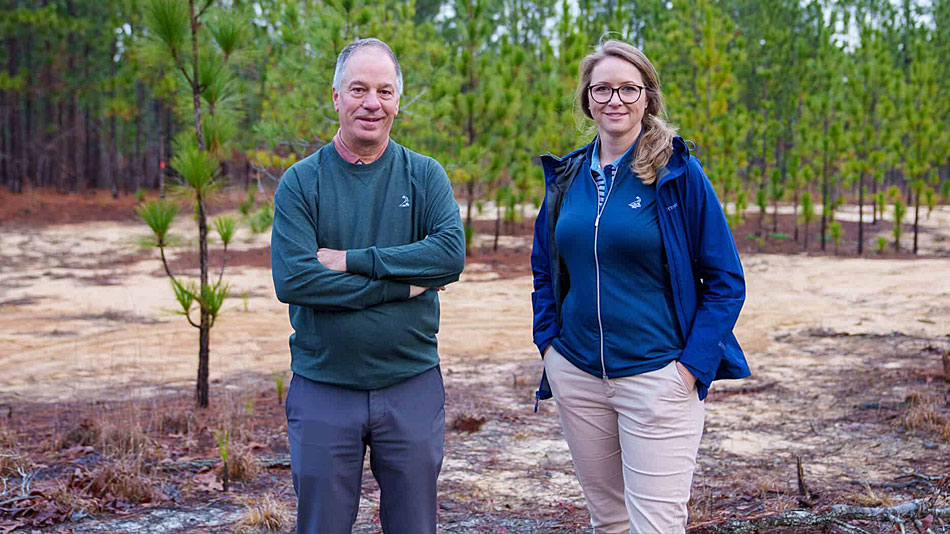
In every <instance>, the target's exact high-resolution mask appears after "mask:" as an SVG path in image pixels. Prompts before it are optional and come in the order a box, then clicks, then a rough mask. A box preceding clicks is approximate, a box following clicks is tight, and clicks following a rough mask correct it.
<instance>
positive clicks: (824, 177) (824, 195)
mask: <svg viewBox="0 0 950 534" xmlns="http://www.w3.org/2000/svg"><path fill="white" fill-rule="evenodd" d="M827 139H828V120H827V119H826V120H825V144H826V145H827V143H828V141H827ZM822 152H823V153H822V162H821V239H820V241H821V250H822V251H824V250H825V236H826V235H827V234H826V231H827V230H826V228H827V222H828V221H827V220H828V215H829V213H828V147H827V146H825V147H824V149H823V151H822Z"/></svg>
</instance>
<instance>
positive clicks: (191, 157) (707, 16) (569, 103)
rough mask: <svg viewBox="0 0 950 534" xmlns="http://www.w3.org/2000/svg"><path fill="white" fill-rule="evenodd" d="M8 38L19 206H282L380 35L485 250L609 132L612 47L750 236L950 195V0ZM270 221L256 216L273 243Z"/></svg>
mask: <svg viewBox="0 0 950 534" xmlns="http://www.w3.org/2000/svg"><path fill="white" fill-rule="evenodd" d="M191 5H194V9H195V11H194V15H195V17H194V22H195V24H194V25H193V24H192V17H191V15H192V12H191ZM0 28H2V29H3V33H4V36H5V38H6V40H5V46H4V47H0V64H3V65H4V69H3V72H2V73H0V96H2V99H3V106H0V107H3V109H4V110H9V111H4V115H3V118H4V120H3V124H4V127H3V128H2V129H0V162H3V163H2V164H0V186H5V187H7V188H9V189H10V190H11V191H14V192H17V191H21V190H22V189H23V187H24V186H30V185H34V186H54V187H56V188H58V189H59V190H62V191H78V190H80V189H82V188H85V187H88V188H97V187H110V188H111V189H112V191H113V194H115V195H118V194H119V192H120V191H123V190H124V191H125V192H127V193H129V194H132V193H133V192H135V191H137V190H140V189H141V190H143V191H145V190H148V189H158V190H159V194H160V195H159V196H161V194H163V193H164V192H165V187H164V180H165V179H167V180H169V181H170V183H175V182H176V181H178V182H179V184H180V185H184V186H185V189H184V190H183V192H190V195H191V196H190V197H189V203H190V204H192V205H195V206H196V211H197V213H198V219H199V220H200V219H202V218H206V214H204V206H205V203H206V201H207V200H208V198H209V197H208V195H212V194H213V193H214V190H215V189H216V188H218V187H221V186H224V185H227V184H229V183H232V184H234V183H235V181H236V180H241V182H237V183H242V184H247V182H248V181H249V179H256V180H257V184H256V185H257V187H256V190H257V192H258V193H260V194H262V195H266V191H267V190H272V189H273V187H274V186H275V184H276V181H277V180H278V179H279V177H280V176H281V175H282V174H283V172H284V171H285V170H286V169H287V168H288V167H289V165H290V164H292V163H293V162H294V161H297V160H299V159H302V158H303V157H306V156H307V155H309V154H311V153H313V152H314V151H315V150H317V149H318V148H319V147H321V146H323V145H324V144H325V143H327V142H329V141H330V139H332V137H333V135H334V134H335V133H336V131H337V128H338V120H337V114H336V112H335V110H334V107H333V103H332V99H331V94H332V91H331V84H332V79H333V74H334V72H333V71H334V64H335V59H336V55H337V53H338V52H339V50H340V49H341V48H343V46H345V45H346V44H347V43H349V42H351V41H352V40H353V39H354V38H357V37H368V36H372V37H378V38H380V39H382V40H384V41H386V42H388V43H389V44H390V45H391V46H392V47H393V49H394V50H395V52H396V53H397V55H398V56H399V58H400V61H401V64H402V71H403V75H404V79H405V87H404V90H403V94H402V95H401V97H400V98H401V99H400V109H399V115H398V117H397V118H396V123H395V126H394V128H393V137H394V139H395V140H396V141H398V142H400V143H401V144H404V145H406V146H408V147H410V148H413V149H415V150H418V151H420V152H423V153H426V154H429V155H432V156H434V157H436V158H437V159H438V160H439V161H440V162H441V163H442V164H443V165H444V166H445V168H446V170H447V172H448V175H449V177H450V179H451V180H452V182H453V184H454V185H455V188H456V194H457V197H458V199H459V201H460V203H461V204H462V205H463V208H464V209H465V212H464V214H463V217H464V219H465V223H466V227H467V228H468V229H469V234H468V242H469V244H470V245H473V246H482V245H481V244H482V243H484V242H485V241H483V240H479V239H475V240H473V239H472V238H473V236H472V234H471V230H472V228H473V227H474V219H475V217H476V215H477V211H478V210H477V208H478V207H479V206H483V207H484V208H485V210H484V212H483V213H482V214H481V216H482V217H489V218H492V219H495V220H496V221H497V222H496V224H495V225H494V232H495V234H496V236H495V237H496V239H494V240H493V242H494V243H497V242H498V235H499V234H501V233H504V232H505V231H510V230H511V228H512V227H513V226H514V225H521V224H526V223H530V219H531V217H532V216H533V213H534V211H535V210H536V208H537V206H538V205H539V203H540V200H541V198H543V195H544V188H543V182H542V179H541V170H540V168H539V165H538V163H539V160H538V156H539V155H540V154H544V153H548V152H550V153H552V154H555V155H558V156H560V155H563V154H566V153H567V152H569V151H570V150H572V149H574V148H576V147H578V146H581V145H582V144H584V143H587V142H589V141H590V140H591V138H592V134H593V132H594V130H593V129H592V123H591V121H589V120H587V119H586V118H584V117H583V116H582V114H581V113H580V110H578V109H576V105H575V103H574V92H575V88H576V84H577V74H578V72H577V67H578V62H579V60H580V59H581V58H582V57H583V56H584V55H585V54H587V53H589V52H591V51H592V50H594V47H595V46H596V45H597V43H598V42H599V41H601V40H603V39H621V40H626V41H628V42H631V43H633V44H635V45H637V46H639V47H641V48H642V49H643V50H644V51H645V52H646V53H647V55H648V56H649V57H650V58H651V59H652V60H653V62H654V63H655V64H656V66H657V69H658V71H659V74H660V77H661V80H662V82H663V90H664V97H665V100H666V102H667V107H668V110H669V116H668V117H667V119H668V121H669V122H670V123H671V124H672V125H674V126H675V127H676V128H678V131H679V133H680V134H681V135H682V136H683V137H684V138H686V139H689V140H692V141H693V142H695V144H696V150H695V151H694V154H695V155H697V157H699V158H700V160H701V161H702V162H703V165H704V168H705V169H706V171H707V174H708V175H709V178H710V180H711V182H712V183H713V184H714V186H715V188H716V191H717V193H718V195H719V197H720V201H721V202H722V204H723V207H724V210H725V211H726V213H727V215H728V220H729V221H730V223H731V224H733V225H735V224H738V223H740V222H742V220H743V218H744V217H745V216H747V211H748V207H749V205H750V204H751V205H753V207H752V208H751V213H752V214H754V215H759V214H761V215H759V220H758V224H759V225H760V227H761V228H760V229H759V234H760V235H768V234H775V233H786V234H788V235H789V236H791V237H790V238H791V239H794V240H796V241H798V242H801V241H802V240H803V235H802V232H800V228H799V226H800V225H801V224H804V223H806V219H807V222H808V223H809V224H811V223H815V222H819V219H820V224H819V225H816V224H811V227H810V228H809V233H812V234H814V233H815V232H816V228H817V232H818V233H819V234H820V236H819V243H820V244H821V246H822V247H824V246H825V244H826V242H827V243H830V242H832V241H833V236H831V235H830V232H831V228H830V223H831V222H832V219H831V217H830V216H831V204H832V203H833V202H835V201H836V199H839V198H840V199H842V202H845V203H847V204H858V205H859V206H860V208H859V213H860V215H859V217H858V229H857V232H858V235H857V236H856V237H857V239H856V242H857V243H858V252H862V251H863V247H864V246H865V245H866V244H867V243H866V242H867V239H866V235H865V232H866V230H867V229H866V225H867V223H868V222H871V223H876V222H877V220H878V219H879V218H881V217H882V216H883V215H884V214H885V213H886V212H888V211H889V210H888V209H886V208H885V203H886V204H890V203H891V202H892V200H887V199H885V198H884V197H885V196H886V195H881V193H882V191H883V190H885V189H887V188H889V187H891V186H898V187H900V188H901V189H902V190H903V192H904V196H905V198H904V199H903V202H906V206H905V209H906V210H907V212H908V214H907V215H910V209H911V207H912V208H913V210H914V213H913V216H914V223H915V224H914V232H915V234H917V233H919V221H920V211H921V209H920V208H921V206H922V205H923V206H924V207H925V209H924V210H923V211H924V212H925V214H926V213H929V211H930V210H931V209H933V208H931V207H930V206H931V205H935V204H940V203H946V202H948V197H950V185H947V184H950V181H948V180H947V176H948V175H950V174H948V173H950V98H944V97H943V95H944V94H945V93H946V90H945V88H944V87H943V85H945V80H948V79H950V61H948V60H947V58H950V0H926V1H925V0H907V1H902V2H883V1H880V0H861V1H855V2H832V1H831V0H806V1H804V2H803V1H801V0H775V1H771V2H761V1H757V0H672V1H668V0H644V1H642V2H636V5H635V8H634V7H632V6H627V5H625V4H623V3H618V2H616V1H615V0H582V1H579V2H572V1H569V0H443V1H434V0H415V1H405V0H381V1H379V2H370V1H369V0H316V1H313V2H299V1H296V0H268V1H265V2H248V1H246V0H234V1H224V0H195V1H194V2H189V1H188V0H144V1H142V2H130V1H128V0H98V1H96V2H93V1H92V0H70V1H66V0H48V1H44V2H33V3H30V2H13V3H8V4H5V5H3V6H0ZM843 28H844V29H843ZM192 37H194V38H195V39H194V40H193V39H192ZM193 43H194V45H193ZM196 58H197V61H196ZM196 95H197V99H196V98H195V96H196ZM172 141H174V143H173V142H172ZM37 146H41V147H49V150H43V151H40V150H35V149H34V148H33V147H37ZM80 147H81V148H80ZM160 160H161V161H164V162H165V167H163V169H164V170H163V171H162V172H161V173H160V172H159V171H158V167H159V161H160ZM245 169H252V173H251V175H250V176H247V175H245V174H244V173H245V172H247V171H246V170H245ZM238 175H240V178H239V177H238ZM156 179H157V180H158V181H156ZM931 190H934V191H935V192H932V193H928V191H931ZM936 191H939V192H940V194H939V195H938V194H936ZM806 193H807V195H808V198H810V201H811V209H812V210H813V211H814V215H812V216H810V217H808V218H806V217H805V213H804V211H805V205H804V204H805V200H804V199H805V195H806ZM885 201H886V202H885ZM259 202H260V200H259ZM770 204H771V208H772V209H771V210H769V209H768V208H769V205H770ZM782 204H791V211H792V212H793V214H794V216H793V217H792V219H791V220H792V223H791V224H792V225H794V227H792V226H789V227H788V228H783V227H782V226H783V225H782V222H783V221H785V220H786V219H780V218H779V217H778V216H777V215H778V213H779V212H780V211H781V205H782ZM866 208H867V209H866ZM868 210H869V212H870V218H869V213H868ZM769 211H771V212H772V217H771V221H769V217H768V215H767V214H768V212H769ZM255 213H260V212H255V206H254V205H253V203H251V204H248V203H244V205H243V206H242V214H243V215H244V216H245V217H246V218H247V220H248V223H245V224H250V221H251V220H252V219H253V218H254V217H255V216H257V217H258V218H259V219H258V220H257V221H256V222H254V223H253V224H254V225H255V226H256V227H257V229H258V230H259V231H264V229H266V227H267V225H268V224H269V223H268V222H267V220H266V219H267V217H265V215H266V214H265V215H253V214H255ZM769 222H771V227H770V228H769V227H768V226H767V225H768V223H769ZM201 224H202V223H200V222H199V225H201ZM908 224H910V220H908ZM204 225H205V226H206V227H207V226H208V221H205V223H204ZM909 229H910V228H908V230H909ZM207 230H208V228H205V231H204V233H206V231H207ZM212 231H213V229H212ZM205 282H206V283H207V281H205ZM199 284H200V282H199ZM197 294H198V296H199V297H200V294H201V291H200V289H199V290H198V291H197ZM206 323H209V324H210V317H207V318H206Z"/></svg>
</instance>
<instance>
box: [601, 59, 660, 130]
mask: <svg viewBox="0 0 950 534" xmlns="http://www.w3.org/2000/svg"><path fill="white" fill-rule="evenodd" d="M598 85H608V86H610V87H611V88H618V87H623V86H630V85H637V86H640V87H643V75H642V74H640V71H639V70H638V69H637V68H636V67H634V66H633V64H632V63H630V62H628V61H625V60H623V59H620V58H618V57H614V56H607V57H605V58H604V59H602V60H600V62H599V63H597V64H596V65H594V70H593V71H592V72H591V78H590V86H589V87H588V89H587V90H588V94H587V96H588V100H589V104H588V105H589V106H590V114H591V117H593V119H594V122H596V123H597V129H598V131H599V133H600V135H601V137H621V138H622V137H627V136H631V137H636V136H637V135H639V133H640V121H641V120H642V119H643V113H644V111H645V110H646V107H647V98H648V97H647V94H646V89H644V90H643V91H642V94H641V95H640V98H639V99H638V100H637V101H636V102H634V103H633V104H625V103H623V102H622V101H621V100H620V95H619V94H618V93H617V92H616V91H615V92H613V94H611V95H610V100H609V101H608V102H607V103H605V104H601V103H598V102H595V101H594V99H593V98H591V95H590V87H595V86H598ZM625 100H629V98H627V99H625Z"/></svg>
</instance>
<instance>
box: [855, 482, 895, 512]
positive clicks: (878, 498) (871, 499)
mask: <svg viewBox="0 0 950 534" xmlns="http://www.w3.org/2000/svg"><path fill="white" fill-rule="evenodd" d="M849 499H850V501H851V502H852V503H854V504H856V505H858V506H869V507H877V506H893V505H894V504H896V503H895V502H894V499H893V498H892V497H890V496H889V495H887V494H886V493H885V492H884V491H883V490H882V491H881V492H880V493H878V492H876V491H874V489H873V488H872V487H871V486H870V485H869V484H865V485H864V491H863V492H862V493H853V494H851V495H850V496H849Z"/></svg>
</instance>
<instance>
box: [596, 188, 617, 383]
mask: <svg viewBox="0 0 950 534" xmlns="http://www.w3.org/2000/svg"><path fill="white" fill-rule="evenodd" d="M604 174H605V175H606V173H604ZM618 174H619V173H618ZM613 178H614V180H613V181H612V182H611V183H610V184H609V186H608V185H607V184H606V183H605V184H604V185H605V187H606V188H607V194H606V195H604V203H603V204H601V205H600V206H599V207H598V209H597V217H596V218H595V219H594V271H595V273H596V276H595V279H596V286H597V327H598V329H599V330H600V369H601V372H602V373H603V375H602V378H603V381H604V386H606V388H607V396H608V397H613V396H614V388H613V386H612V385H611V384H610V380H609V378H610V377H608V376H607V364H606V363H605V361H604V323H603V319H602V318H601V316H600V257H599V256H598V255H597V238H598V236H599V234H600V216H601V215H603V213H604V209H606V208H607V200H609V199H610V192H611V191H613V186H614V185H615V184H614V183H613V182H616V177H613ZM591 180H594V177H593V176H591ZM605 180H606V176H605ZM594 187H595V188H596V187H597V180H594Z"/></svg>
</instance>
